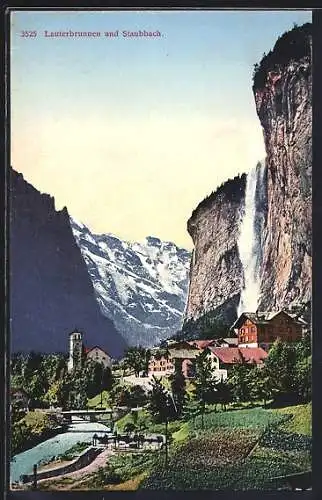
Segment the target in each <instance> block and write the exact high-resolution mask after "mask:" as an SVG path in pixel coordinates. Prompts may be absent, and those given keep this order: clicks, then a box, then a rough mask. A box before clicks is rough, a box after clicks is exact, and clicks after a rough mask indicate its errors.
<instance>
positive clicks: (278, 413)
mask: <svg viewBox="0 0 322 500" xmlns="http://www.w3.org/2000/svg"><path fill="white" fill-rule="evenodd" d="M310 419H311V406H310V405H301V406H294V407H287V408H281V409H278V410H268V409H263V408H253V409H243V410H230V411H227V412H215V411H212V412H210V413H208V414H206V415H205V418H204V424H205V425H204V427H205V429H204V430H202V429H201V418H200V417H199V416H198V417H197V418H195V419H194V420H190V421H189V422H186V423H183V424H182V426H181V428H180V429H179V430H178V431H177V432H175V433H174V434H173V445H172V447H171V451H170V462H169V464H168V467H167V468H165V467H164V465H163V464H162V463H160V464H158V466H157V467H155V468H154V469H153V470H152V472H151V474H150V475H149V477H147V478H146V479H145V480H143V482H142V484H141V488H143V489H148V490H154V489H161V490H163V489H173V490H187V489H192V490H202V489H215V490H218V489H220V490H222V489H224V490H225V489H227V490H248V489H259V490H275V489H277V488H282V489H287V488H288V486H287V482H286V480H283V479H275V478H276V477H278V476H284V475H287V474H291V473H299V472H303V471H306V470H310V468H311V439H310V437H309V428H310V425H309V423H310Z"/></svg>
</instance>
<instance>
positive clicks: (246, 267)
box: [237, 165, 263, 316]
mask: <svg viewBox="0 0 322 500" xmlns="http://www.w3.org/2000/svg"><path fill="white" fill-rule="evenodd" d="M257 180H258V181H259V182H260V183H261V182H262V180H263V169H262V166H261V165H260V166H259V167H256V168H254V169H253V170H251V171H250V173H249V174H248V175H247V181H246V192H245V213H244V216H243V220H242V223H241V228H240V235H239V240H238V250H239V256H240V260H241V263H242V268H243V272H244V287H243V289H242V291H241V295H240V301H239V305H238V311H237V313H238V316H239V315H240V314H241V313H242V312H244V311H249V312H251V311H254V312H255V311H256V310H257V307H258V299H259V292H260V279H259V258H258V256H259V253H260V252H261V248H260V242H259V241H258V235H256V190H257Z"/></svg>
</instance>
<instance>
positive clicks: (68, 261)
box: [9, 170, 126, 357]
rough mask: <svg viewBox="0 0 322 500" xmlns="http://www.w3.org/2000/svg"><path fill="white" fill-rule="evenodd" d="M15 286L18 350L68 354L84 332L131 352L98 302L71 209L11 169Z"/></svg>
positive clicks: (115, 352)
mask: <svg viewBox="0 0 322 500" xmlns="http://www.w3.org/2000/svg"><path fill="white" fill-rule="evenodd" d="M9 211H10V237H9V259H10V260H9V271H10V276H9V287H10V331H11V332H10V333H11V349H12V350H13V351H30V350H35V351H40V352H53V351H66V350H67V348H68V334H69V333H70V332H71V331H72V330H74V328H75V327H76V328H79V329H80V330H81V331H82V332H84V341H85V343H86V344H87V345H95V344H98V345H99V346H101V347H102V348H103V349H106V350H107V351H108V352H109V353H110V354H111V355H112V356H115V357H117V356H119V355H120V354H122V352H123V350H124V348H125V347H126V345H125V342H124V340H123V338H122V337H121V336H120V335H119V333H118V332H117V330H116V329H115V327H114V325H113V322H112V321H110V320H109V319H107V318H105V317H104V316H103V315H102V313H101V312H100V310H99V306H98V304H97V302H96V299H95V295H94V290H93V286H92V283H91V280H90V277H89V275H88V272H87V268H86V264H85V262H84V260H83V258H82V256H81V252H80V250H79V248H78V246H77V244H76V242H75V239H74V237H73V233H72V229H71V227H70V223H69V215H68V212H67V209H66V208H64V209H63V210H61V211H56V210H55V203H54V199H53V198H52V197H51V196H49V195H47V194H41V193H40V192H39V191H37V190H36V189H35V188H34V187H33V186H32V185H30V184H28V183H27V182H26V181H25V180H24V178H23V176H22V175H21V174H18V173H17V172H15V171H14V170H10V207H9Z"/></svg>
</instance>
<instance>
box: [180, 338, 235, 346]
mask: <svg viewBox="0 0 322 500" xmlns="http://www.w3.org/2000/svg"><path fill="white" fill-rule="evenodd" d="M188 342H189V344H190V345H192V346H195V347H197V349H206V348H207V347H237V346H238V337H226V338H222V337H221V338H218V339H209V340H189V341H188Z"/></svg>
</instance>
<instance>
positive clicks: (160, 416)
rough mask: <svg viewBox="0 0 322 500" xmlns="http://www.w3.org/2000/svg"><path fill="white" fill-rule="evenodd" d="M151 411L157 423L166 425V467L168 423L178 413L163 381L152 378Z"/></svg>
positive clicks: (166, 460)
mask: <svg viewBox="0 0 322 500" xmlns="http://www.w3.org/2000/svg"><path fill="white" fill-rule="evenodd" d="M149 410H150V413H151V415H152V418H153V419H154V421H155V422H156V423H164V424H165V437H166V445H165V448H166V459H165V462H166V465H167V464H168V423H169V420H172V419H174V418H175V417H176V415H177V411H176V407H175V403H174V399H173V396H172V395H171V393H169V392H168V391H167V390H166V388H165V387H164V386H163V385H162V383H161V380H159V379H157V378H156V377H154V376H153V377H152V391H151V393H150V404H149Z"/></svg>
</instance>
